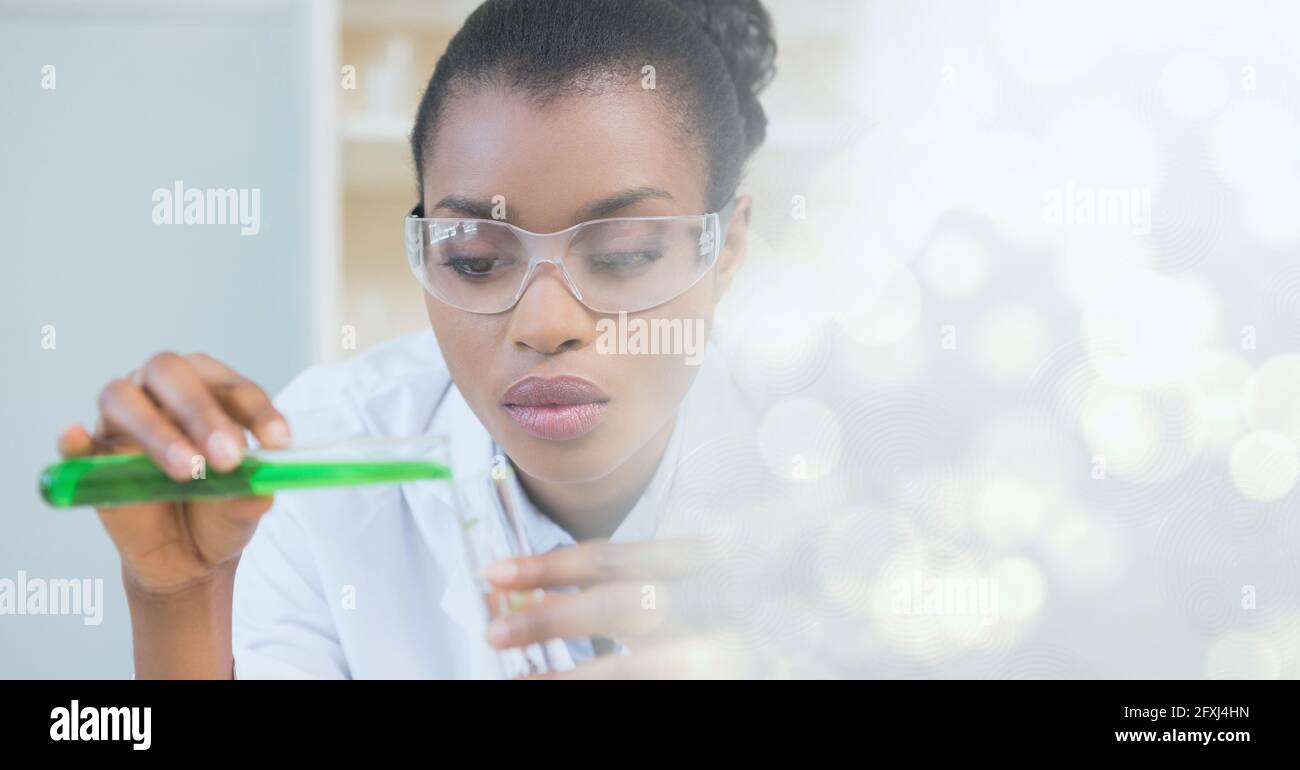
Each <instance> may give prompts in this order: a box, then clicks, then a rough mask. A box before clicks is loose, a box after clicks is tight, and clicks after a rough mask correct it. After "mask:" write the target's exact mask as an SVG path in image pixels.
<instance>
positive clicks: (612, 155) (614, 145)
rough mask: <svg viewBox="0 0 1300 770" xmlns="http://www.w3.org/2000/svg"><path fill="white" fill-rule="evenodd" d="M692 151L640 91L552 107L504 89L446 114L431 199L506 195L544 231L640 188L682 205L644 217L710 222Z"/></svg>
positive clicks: (454, 102)
mask: <svg viewBox="0 0 1300 770" xmlns="http://www.w3.org/2000/svg"><path fill="white" fill-rule="evenodd" d="M692 145H693V143H692V142H688V141H687V140H686V137H685V136H684V135H683V133H682V132H681V131H680V130H679V129H678V128H677V127H676V125H675V123H674V121H673V118H672V114H671V112H670V111H669V109H668V108H667V107H666V106H665V105H664V103H663V101H662V100H661V99H660V98H659V97H658V96H656V95H655V94H654V92H652V91H646V90H643V89H641V88H640V86H639V85H632V86H627V87H618V88H614V89H609V90H604V91H602V92H600V93H584V94H576V95H565V96H560V97H557V98H555V99H553V100H550V101H548V102H546V103H545V104H539V103H538V102H537V101H536V100H534V99H530V98H529V97H528V96H527V95H525V94H521V93H519V92H514V91H510V90H506V89H501V88H496V87H486V88H475V89H469V90H463V91H461V92H460V93H457V94H456V95H455V96H453V97H452V98H451V99H450V100H449V101H448V102H447V104H446V105H445V106H444V108H443V110H442V114H441V117H440V122H439V125H438V128H437V132H436V135H435V136H434V139H433V145H432V146H431V147H430V148H429V152H428V153H426V155H425V158H426V160H425V167H424V168H423V169H421V173H422V175H423V181H424V199H425V201H426V202H428V203H430V205H431V204H432V202H433V201H437V200H439V199H441V198H442V197H444V196H446V195H464V196H469V197H474V198H483V199H491V198H492V197H493V196H496V195H501V196H504V197H505V202H506V208H507V212H508V213H509V218H510V220H511V221H513V222H515V223H516V224H519V225H521V226H523V227H526V228H528V229H531V230H536V231H538V232H545V231H551V230H556V229H560V228H562V227H567V226H568V225H570V224H573V221H571V220H572V216H573V215H574V213H575V212H578V211H580V210H582V209H583V208H584V207H585V206H586V205H587V204H589V203H590V202H591V201H593V200H598V199H600V198H603V197H605V196H608V195H610V194H611V193H613V192H617V191H620V190H627V189H630V188H637V187H656V188H660V189H663V190H667V191H668V192H669V193H670V194H671V195H672V196H673V199H674V200H672V201H660V202H658V203H656V204H648V205H652V206H654V205H657V206H659V207H660V208H661V210H655V211H652V212H651V211H648V212H645V213H653V214H673V213H681V214H694V213H702V212H703V208H702V207H703V205H704V197H705V196H704V183H705V170H704V166H703V164H702V163H701V161H700V158H699V153H698V151H697V150H696V149H694V147H693V146H692ZM669 209H677V210H669Z"/></svg>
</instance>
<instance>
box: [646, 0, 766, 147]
mask: <svg viewBox="0 0 1300 770" xmlns="http://www.w3.org/2000/svg"><path fill="white" fill-rule="evenodd" d="M670 2H672V4H673V5H675V6H677V7H678V8H679V9H681V10H682V11H683V12H684V13H686V14H687V15H688V16H690V17H691V18H692V19H694V20H695V21H696V22H697V23H698V24H699V25H700V26H701V27H703V28H704V31H705V32H707V33H708V35H709V38H710V39H711V40H712V41H713V43H714V45H716V46H717V47H718V50H719V51H720V52H721V53H722V59H723V61H724V62H726V65H727V72H728V73H730V75H731V81H732V83H734V84H735V86H736V97H737V99H738V101H739V104H740V114H741V116H742V117H743V118H744V119H745V136H746V144H747V145H748V147H747V148H746V150H747V151H748V152H753V150H754V149H755V148H757V147H758V146H759V145H760V144H762V143H763V138H764V137H765V136H766V135H767V115H766V114H765V113H764V112H763V105H762V104H760V103H759V101H758V94H759V92H760V91H762V90H763V89H764V88H765V87H766V86H767V84H768V83H770V82H771V81H772V78H773V77H774V76H775V75H776V65H775V62H776V39H775V38H774V37H773V36H772V17H771V16H770V15H769V14H768V12H767V9H766V8H764V7H763V4H762V3H761V2H760V1H759V0H670Z"/></svg>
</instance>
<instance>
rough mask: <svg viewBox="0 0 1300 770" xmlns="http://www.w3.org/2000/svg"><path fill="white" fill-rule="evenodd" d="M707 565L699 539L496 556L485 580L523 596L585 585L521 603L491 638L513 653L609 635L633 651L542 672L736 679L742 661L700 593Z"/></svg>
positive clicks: (495, 625)
mask: <svg viewBox="0 0 1300 770" xmlns="http://www.w3.org/2000/svg"><path fill="white" fill-rule="evenodd" d="M708 564H710V560H709V558H708V556H707V549H706V548H705V546H704V544H703V543H701V542H700V541H691V540H651V541H645V542H637V543H610V542H607V541H604V540H595V541H586V542H583V543H579V544H578V545H574V546H570V547H567V548H558V549H556V550H554V551H551V552H550V553H547V554H543V555H540V556H521V557H516V558H513V559H505V560H503V561H499V562H496V563H494V564H492V565H491V566H490V567H489V568H488V569H487V571H486V573H485V576H486V577H487V579H488V581H489V582H490V583H491V584H492V585H493V586H494V587H495V588H497V589H499V590H501V591H509V592H521V593H516V594H514V596H516V597H517V596H520V595H528V594H530V593H532V592H534V591H535V590H536V589H539V588H540V589H557V588H565V587H576V588H577V589H578V590H577V591H573V592H562V591H554V590H549V591H546V593H544V594H542V595H541V597H542V598H541V599H540V600H532V601H523V602H520V603H519V604H522V606H519V607H518V608H517V609H512V610H511V611H509V612H507V613H505V614H504V615H501V616H499V617H497V618H496V619H494V620H493V621H492V622H491V623H490V624H489V625H488V630H487V639H488V643H489V644H491V645H492V646H493V647H496V648H497V649H507V648H511V647H522V646H524V645H527V644H532V643H534V642H545V641H546V640H548V639H572V638H575V637H582V636H592V637H594V636H603V637H607V638H610V639H614V640H617V641H619V642H621V643H623V644H624V645H625V646H626V647H627V648H628V650H629V654H627V655H615V654H611V655H605V656H602V657H598V658H595V659H593V660H590V661H587V662H585V663H582V664H579V665H578V667H577V668H575V669H573V670H572V671H567V672H556V673H551V674H545V675H541V676H540V677H537V678H545V679H581V678H602V679H603V678H637V679H647V678H688V677H699V676H704V677H725V676H732V675H736V672H735V671H734V668H735V666H734V664H735V662H736V661H734V660H730V658H731V657H732V656H730V655H722V654H720V651H721V650H723V649H725V648H727V647H731V646H732V645H729V644H726V642H725V636H721V637H720V636H719V635H718V634H717V633H716V632H715V631H714V630H713V629H709V628H706V625H712V624H709V623H707V622H706V621H708V620H709V618H708V617H705V616H706V615H708V614H710V613H707V612H702V611H701V610H702V609H703V608H704V607H705V606H707V605H708V604H709V603H711V602H710V600H709V599H708V598H706V597H705V596H704V595H702V594H701V590H702V589H705V588H706V587H705V586H704V581H701V580H700V578H701V575H702V574H703V573H704V572H705V571H706V570H705V567H707V566H708ZM714 588H716V586H715V587H714ZM516 606H518V604H516ZM715 657H717V659H716V660H715V659H714V658H715ZM724 658H726V659H727V660H724Z"/></svg>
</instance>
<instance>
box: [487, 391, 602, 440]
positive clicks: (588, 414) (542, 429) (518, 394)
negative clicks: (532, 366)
mask: <svg viewBox="0 0 1300 770" xmlns="http://www.w3.org/2000/svg"><path fill="white" fill-rule="evenodd" d="M501 406H502V407H503V408H504V409H505V410H506V413H507V414H509V415H510V418H511V419H513V420H514V421H515V422H516V423H517V424H518V425H519V427H521V428H523V429H524V431H525V432H526V433H528V434H529V435H532V436H535V437H537V438H542V439H548V440H551V441H567V440H570V439H575V438H579V437H581V436H585V435H586V434H588V433H590V432H591V431H592V430H594V429H595V428H596V426H597V425H598V424H600V421H601V419H602V418H603V417H604V416H605V411H606V409H608V408H609V396H607V395H606V394H605V391H603V390H601V389H600V388H599V387H597V386H596V385H595V384H593V383H591V382H588V381H587V380H584V379H582V378H581V377H552V378H545V377H526V378H524V379H522V380H520V381H519V382H516V383H515V384H514V385H511V386H510V389H509V390H507V391H506V392H505V395H504V396H502V397H501Z"/></svg>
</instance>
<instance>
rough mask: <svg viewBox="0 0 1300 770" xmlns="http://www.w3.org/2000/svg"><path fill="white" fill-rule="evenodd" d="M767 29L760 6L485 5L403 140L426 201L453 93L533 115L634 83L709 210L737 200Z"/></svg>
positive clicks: (766, 58) (432, 82)
mask: <svg viewBox="0 0 1300 770" xmlns="http://www.w3.org/2000/svg"><path fill="white" fill-rule="evenodd" d="M775 58H776V42H775V40H773V38H772V20H771V17H770V16H769V15H768V13H767V11H766V10H765V9H764V8H763V6H762V3H761V2H760V1H759V0H486V2H484V3H483V4H482V5H480V6H479V7H478V8H477V9H475V10H474V12H473V13H472V14H470V16H469V18H468V19H466V21H465V24H464V26H462V27H461V28H460V31H459V32H457V33H456V35H455V37H453V38H452V39H451V43H450V44H449V45H448V46H447V50H446V52H444V53H443V55H442V58H440V59H439V60H438V65H437V67H435V68H434V71H433V76H432V77H431V78H430V79H429V85H428V86H427V87H426V88H425V91H424V97H423V98H422V99H421V100H420V109H419V111H418V113H417V114H416V117H415V127H414V129H413V130H412V132H411V150H412V152H413V153H414V156H415V173H416V179H417V180H418V184H419V186H420V199H421V202H423V199H424V190H423V186H424V185H423V178H422V174H423V168H424V158H425V153H426V150H427V149H428V148H429V147H430V146H431V143H432V141H433V136H434V134H436V132H437V127H438V117H439V114H440V110H441V109H442V107H443V105H444V104H445V102H446V101H447V99H448V97H449V96H451V95H453V94H454V93H455V92H456V91H457V90H458V89H460V88H463V87H472V86H481V85H495V86H504V87H507V88H510V89H513V90H517V91H519V92H521V93H524V94H527V95H528V96H529V97H531V98H533V99H534V100H536V101H537V102H538V103H540V104H546V103H548V102H549V101H550V100H553V99H555V98H557V97H560V96H564V95H567V94H571V93H580V92H583V91H590V90H593V89H599V88H602V87H605V86H608V85H618V84H624V83H632V82H636V81H638V80H640V79H641V78H642V67H643V66H645V65H653V66H654V68H655V69H654V77H655V81H656V87H655V91H654V92H653V93H656V94H658V95H659V96H660V97H662V98H664V99H665V100H666V104H667V105H668V106H670V107H671V108H672V109H674V110H675V115H674V118H675V119H674V121H673V122H674V124H675V125H676V126H677V127H678V128H679V129H680V130H682V131H683V132H684V133H685V135H686V136H687V137H688V139H690V140H691V141H692V142H693V143H694V145H695V148H696V149H697V150H699V151H700V152H701V153H702V155H703V157H704V158H706V159H707V162H708V166H709V170H708V179H707V192H706V195H707V196H708V203H709V205H710V206H715V207H720V206H721V205H722V204H723V203H725V199H726V197H727V196H729V195H730V194H731V193H732V192H734V191H735V189H736V186H737V185H738V184H739V183H740V177H741V175H742V173H743V171H744V166H745V161H746V160H748V158H749V156H750V155H751V154H752V153H753V151H754V150H755V149H756V148H757V147H758V146H759V145H760V144H762V142H763V138H764V136H765V135H766V133H767V117H766V115H764V114H763V107H762V105H761V104H759V101H758V93H759V91H761V90H762V89H763V88H764V87H765V86H766V85H767V84H768V82H769V81H771V79H772V76H773V75H774V74H775V67H774V64H773V62H774V60H775Z"/></svg>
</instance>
